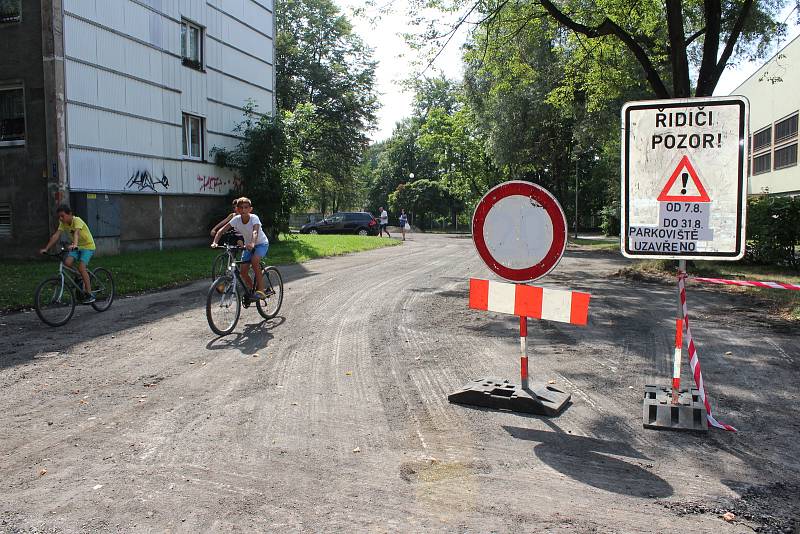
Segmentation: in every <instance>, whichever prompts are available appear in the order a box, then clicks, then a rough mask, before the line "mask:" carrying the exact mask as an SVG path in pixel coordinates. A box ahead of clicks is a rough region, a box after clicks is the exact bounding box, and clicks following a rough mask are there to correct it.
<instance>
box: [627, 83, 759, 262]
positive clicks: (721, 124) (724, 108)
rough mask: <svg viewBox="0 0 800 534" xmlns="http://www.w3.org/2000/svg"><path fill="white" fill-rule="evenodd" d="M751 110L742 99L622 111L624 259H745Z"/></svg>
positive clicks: (642, 105) (631, 105) (659, 103)
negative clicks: (748, 127) (748, 136)
mask: <svg viewBox="0 0 800 534" xmlns="http://www.w3.org/2000/svg"><path fill="white" fill-rule="evenodd" d="M748 118H749V104H748V101H747V99H746V98H744V97H739V96H731V97H723V98H711V97H709V98H691V99H676V100H653V101H643V102H628V103H627V104H625V106H624V107H623V108H622V125H623V131H622V152H623V154H622V156H623V161H622V231H623V232H624V234H623V239H622V253H623V255H625V256H626V257H629V258H664V259H715V260H738V259H741V258H742V256H744V240H745V233H744V227H745V207H746V192H747V188H746V187H745V186H746V182H745V180H746V179H747V177H746V175H745V162H746V159H745V158H746V156H747V141H748V139H747V126H748Z"/></svg>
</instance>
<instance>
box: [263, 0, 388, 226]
mask: <svg viewBox="0 0 800 534" xmlns="http://www.w3.org/2000/svg"><path fill="white" fill-rule="evenodd" d="M275 8H276V12H275V19H276V26H277V37H276V41H275V54H276V65H275V70H276V83H277V86H276V96H277V102H278V109H279V110H281V112H283V113H290V114H294V115H301V118H302V122H303V123H304V131H303V135H302V136H301V137H302V140H303V142H302V150H301V154H302V158H301V159H300V160H299V162H298V164H299V165H300V166H301V167H302V168H303V169H305V170H306V171H308V173H307V174H306V175H305V186H306V189H307V191H308V193H309V199H310V200H311V201H312V202H313V203H314V204H315V205H316V206H317V208H318V209H319V210H320V211H322V212H327V211H328V209H329V208H332V209H333V210H337V209H340V208H342V207H354V206H358V205H359V203H363V201H364V199H363V195H362V194H361V191H360V189H361V188H360V187H359V184H358V173H357V170H358V166H359V163H360V161H361V157H362V155H363V152H364V149H365V148H366V146H367V144H368V139H367V137H366V133H367V131H368V130H369V129H370V128H371V127H372V126H373V124H374V123H375V112H376V110H377V107H378V102H377V96H376V93H375V62H374V61H373V60H372V58H371V55H372V50H370V49H369V48H368V47H367V46H365V45H364V43H363V42H362V41H361V39H360V38H359V37H358V36H357V35H356V34H355V33H353V29H352V26H351V24H350V22H349V21H348V20H347V18H346V17H345V16H344V15H342V14H341V13H340V12H339V9H338V7H337V6H336V4H335V3H334V2H332V1H331V0H284V1H281V2H276V5H275ZM303 106H307V107H305V108H304V107H303ZM287 120H288V118H287ZM312 125H313V128H311V126H312ZM358 207H360V206H358Z"/></svg>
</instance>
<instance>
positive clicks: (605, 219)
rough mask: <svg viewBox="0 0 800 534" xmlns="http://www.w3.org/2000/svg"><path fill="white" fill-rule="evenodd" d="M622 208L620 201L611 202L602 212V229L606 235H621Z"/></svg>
mask: <svg viewBox="0 0 800 534" xmlns="http://www.w3.org/2000/svg"><path fill="white" fill-rule="evenodd" d="M621 224H622V222H621V220H620V206H619V201H618V200H614V201H611V202H610V203H609V204H608V205H607V206H605V207H603V209H601V210H600V229H601V230H602V231H603V233H604V234H605V235H608V236H612V235H613V236H618V235H619V234H620V225H621Z"/></svg>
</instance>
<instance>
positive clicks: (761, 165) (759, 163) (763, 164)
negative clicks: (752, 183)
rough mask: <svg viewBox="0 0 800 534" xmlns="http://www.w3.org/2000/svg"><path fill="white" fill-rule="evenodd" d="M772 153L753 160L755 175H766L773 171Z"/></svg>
mask: <svg viewBox="0 0 800 534" xmlns="http://www.w3.org/2000/svg"><path fill="white" fill-rule="evenodd" d="M771 164H772V153H771V152H768V153H766V154H764V155H761V156H756V157H755V158H753V174H764V173H765V172H769V171H771V170H772V167H771Z"/></svg>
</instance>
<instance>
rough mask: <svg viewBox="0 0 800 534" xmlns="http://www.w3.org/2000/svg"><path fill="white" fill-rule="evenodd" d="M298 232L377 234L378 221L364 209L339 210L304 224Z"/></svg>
mask: <svg viewBox="0 0 800 534" xmlns="http://www.w3.org/2000/svg"><path fill="white" fill-rule="evenodd" d="M300 233H301V234H358V235H377V234H378V221H376V220H375V217H373V216H372V215H370V214H369V213H367V212H364V211H356V212H340V213H334V214H333V215H331V216H330V217H328V218H327V219H323V220H321V221H316V222H310V223H308V224H304V225H303V227H302V228H300Z"/></svg>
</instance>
